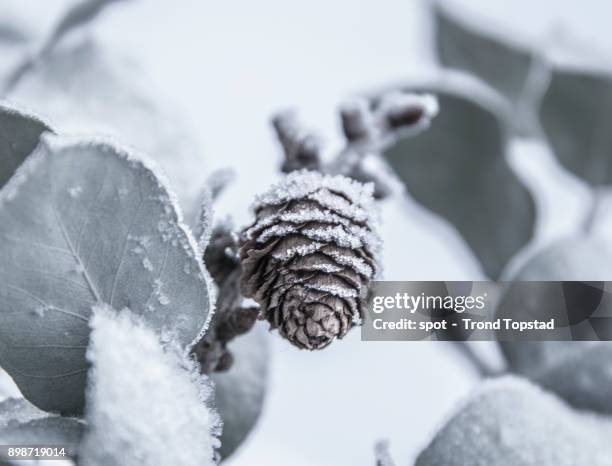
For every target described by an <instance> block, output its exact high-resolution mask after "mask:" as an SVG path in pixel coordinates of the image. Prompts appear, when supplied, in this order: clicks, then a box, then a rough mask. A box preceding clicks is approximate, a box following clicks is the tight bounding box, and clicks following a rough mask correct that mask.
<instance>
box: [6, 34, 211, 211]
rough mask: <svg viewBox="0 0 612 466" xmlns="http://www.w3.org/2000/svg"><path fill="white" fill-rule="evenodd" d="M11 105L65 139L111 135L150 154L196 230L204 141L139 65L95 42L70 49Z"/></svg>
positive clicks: (49, 60)
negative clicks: (20, 107)
mask: <svg viewBox="0 0 612 466" xmlns="http://www.w3.org/2000/svg"><path fill="white" fill-rule="evenodd" d="M7 98H8V99H9V100H10V101H12V102H16V103H19V104H22V105H26V106H28V107H29V108H32V109H34V111H36V112H37V113H39V114H42V115H45V116H46V117H48V118H49V120H50V121H51V122H52V123H53V126H54V128H55V129H56V130H58V131H62V132H66V133H76V134H83V133H86V134H94V133H95V134H104V135H107V136H110V137H113V138H114V139H117V140H118V141H120V142H121V143H122V144H124V145H126V144H128V145H130V146H133V147H135V148H136V149H137V150H139V151H142V152H144V153H146V154H148V155H149V156H150V157H152V158H153V159H154V160H155V161H157V162H158V163H159V165H160V166H161V167H162V168H163V169H164V171H165V172H166V173H167V174H168V176H169V178H170V179H171V181H172V184H173V186H174V187H175V188H176V189H177V192H178V194H179V198H180V201H181V205H182V207H183V208H184V210H185V211H186V213H187V219H189V223H191V222H192V221H193V219H194V218H195V211H196V209H197V207H198V206H196V205H195V202H196V199H197V196H198V194H199V192H200V189H201V187H202V186H203V184H204V180H205V172H204V169H203V167H204V163H205V161H204V157H203V156H202V152H201V150H200V148H199V146H200V143H199V140H198V136H197V133H196V132H195V131H190V130H188V129H187V128H189V124H188V122H185V121H184V119H183V118H182V116H181V115H180V114H179V113H178V112H177V111H175V110H174V109H173V108H171V105H170V104H169V103H168V102H164V100H163V98H162V99H160V92H159V91H157V90H156V89H155V88H154V86H152V84H151V83H148V82H147V80H146V77H145V76H143V73H142V71H141V70H139V69H138V68H137V67H136V66H135V65H134V63H132V62H127V61H126V60H125V59H123V58H120V57H119V58H118V57H117V56H116V54H115V55H113V56H111V55H110V54H108V53H107V51H105V50H104V49H103V48H102V47H101V46H99V45H97V44H96V43H94V42H92V41H82V42H75V41H63V42H61V43H60V44H58V45H57V46H56V47H55V48H54V49H53V50H51V51H50V52H49V53H47V54H45V55H44V56H43V57H41V58H40V60H39V61H38V62H37V64H36V66H35V67H33V68H32V69H31V70H30V71H29V72H28V73H26V74H25V75H24V76H23V77H22V78H21V79H20V80H19V82H18V83H17V85H16V86H15V87H14V89H13V90H12V91H11V92H10V94H9V95H8V96H7Z"/></svg>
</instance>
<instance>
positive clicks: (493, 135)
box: [384, 89, 535, 279]
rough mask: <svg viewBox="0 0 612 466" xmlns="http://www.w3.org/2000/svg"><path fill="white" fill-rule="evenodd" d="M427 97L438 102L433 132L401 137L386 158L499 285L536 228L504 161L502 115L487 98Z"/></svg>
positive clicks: (528, 201) (443, 92)
mask: <svg viewBox="0 0 612 466" xmlns="http://www.w3.org/2000/svg"><path fill="white" fill-rule="evenodd" d="M427 91H428V92H433V93H436V94H437V95H438V99H439V102H440V113H439V114H438V116H437V117H436V118H434V119H433V121H432V123H431V127H430V128H429V129H428V130H427V131H424V132H423V133H421V134H419V135H418V136H415V137H407V138H400V139H399V140H398V141H397V142H396V143H394V144H393V145H392V146H391V148H390V149H388V150H387V151H386V152H385V154H384V156H385V158H386V159H387V160H388V162H389V164H390V165H391V166H392V167H393V169H394V170H395V172H396V173H397V174H398V176H399V177H400V179H401V180H402V181H403V182H404V184H405V185H406V189H407V190H408V192H409V193H410V195H411V196H412V197H413V198H414V199H415V200H417V201H418V202H420V203H421V204H423V205H424V206H425V207H427V208H428V209H430V210H432V211H434V212H435V213H436V214H438V215H440V216H442V217H443V218H445V219H446V220H447V221H449V222H450V223H451V224H452V225H454V226H455V228H456V229H457V230H458V231H459V233H460V234H461V235H462V236H463V238H464V239H465V241H466V242H467V244H468V245H469V246H470V248H471V249H472V251H473V252H474V253H475V254H476V256H477V257H478V258H479V259H480V262H481V264H482V267H483V269H484V271H485V273H486V274H487V275H488V276H489V277H490V278H492V279H497V278H498V277H499V275H500V273H501V270H502V268H503V267H504V266H505V264H506V263H507V262H508V260H509V259H510V258H511V257H512V256H514V254H515V253H516V252H517V251H518V250H519V249H520V248H521V247H523V246H524V245H525V244H526V243H527V242H528V241H529V240H530V238H531V237H532V235H533V229H534V222H535V205H534V201H533V199H532V197H531V195H530V194H529V192H528V191H527V189H526V188H525V187H524V186H523V185H522V184H521V182H520V181H519V180H518V178H517V177H516V175H515V174H514V173H513V171H512V170H511V168H510V166H509V165H508V162H507V161H506V152H507V139H508V135H507V133H508V132H507V125H506V124H505V120H504V119H503V118H502V116H501V115H502V114H503V112H502V111H500V110H497V109H495V108H494V105H492V104H490V103H489V102H487V101H488V100H490V99H488V98H486V97H485V95H484V94H474V97H471V98H470V97H466V96H464V95H462V94H463V92H459V91H457V90H451V89H439V90H432V89H427ZM480 97H482V98H480Z"/></svg>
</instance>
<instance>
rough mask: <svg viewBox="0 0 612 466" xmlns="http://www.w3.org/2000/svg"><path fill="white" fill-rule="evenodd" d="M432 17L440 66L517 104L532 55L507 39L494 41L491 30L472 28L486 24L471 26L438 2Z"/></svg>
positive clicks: (495, 39) (499, 38)
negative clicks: (477, 80) (475, 80)
mask: <svg viewBox="0 0 612 466" xmlns="http://www.w3.org/2000/svg"><path fill="white" fill-rule="evenodd" d="M433 14H434V21H435V33H436V34H435V47H436V51H437V53H438V58H439V60H440V63H441V64H442V65H443V66H446V67H449V68H455V69H459V70H462V71H466V72H468V73H471V74H474V75H476V76H478V77H479V78H480V79H482V80H483V81H485V82H487V83H488V84H489V85H490V86H491V87H493V88H494V89H496V90H497V91H498V92H500V93H501V94H502V95H503V96H504V97H506V98H507V99H508V100H509V101H510V102H513V103H517V102H518V101H519V100H520V98H521V97H522V94H523V91H524V87H525V83H526V81H527V76H528V75H529V68H530V66H531V62H532V59H533V58H532V55H533V54H532V52H531V51H530V50H529V49H527V48H525V47H524V46H521V45H519V44H517V43H513V42H512V39H510V38H501V37H496V36H495V34H494V33H492V28H489V30H488V31H485V30H483V29H482V28H478V27H476V26H473V25H472V24H474V25H476V24H480V25H482V24H487V23H486V22H484V21H479V22H477V21H476V20H474V21H472V22H471V24H470V22H469V21H466V20H465V19H463V18H459V17H458V15H457V14H453V13H451V12H449V11H448V7H444V6H442V5H441V4H440V3H439V2H436V3H435V4H434V8H433ZM497 35H499V34H497Z"/></svg>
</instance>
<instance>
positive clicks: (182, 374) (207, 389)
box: [79, 306, 220, 466]
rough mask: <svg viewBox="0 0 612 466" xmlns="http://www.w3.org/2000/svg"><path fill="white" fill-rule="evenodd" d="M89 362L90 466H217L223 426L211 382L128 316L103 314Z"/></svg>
mask: <svg viewBox="0 0 612 466" xmlns="http://www.w3.org/2000/svg"><path fill="white" fill-rule="evenodd" d="M91 327H92V334H91V344H90V347H89V350H88V352H87V358H88V360H89V361H90V363H91V366H92V367H91V372H90V376H89V381H88V388H87V410H86V419H87V422H88V425H89V430H88V432H87V434H86V436H85V438H84V441H83V445H82V448H81V451H80V455H79V463H80V464H82V465H84V466H101V465H104V466H124V465H137V464H143V465H144V464H146V465H148V466H167V465H175V466H207V465H209V466H212V465H214V464H216V463H215V461H214V456H215V448H216V447H217V446H218V443H219V440H218V439H217V435H218V433H219V430H220V424H219V418H218V416H217V414H216V413H215V412H214V411H212V410H211V409H210V407H209V405H208V398H209V397H210V396H211V394H212V389H211V386H210V385H209V383H208V379H206V378H204V377H202V376H201V375H200V374H199V371H198V369H197V367H196V366H195V364H194V363H193V362H192V361H191V360H189V359H187V358H186V357H185V356H184V355H183V353H182V352H177V351H175V348H173V347H172V346H170V347H168V348H166V350H164V349H163V348H162V346H161V344H160V341H159V337H158V336H157V335H156V334H155V332H153V331H152V330H151V329H149V328H148V326H147V325H146V324H145V320H144V319H142V318H138V317H137V316H135V315H134V314H133V313H131V312H130V311H129V310H127V309H126V310H124V311H122V312H120V313H117V312H115V311H113V310H112V309H108V308H107V307H103V306H101V307H97V308H96V309H95V311H94V315H93V317H92V320H91Z"/></svg>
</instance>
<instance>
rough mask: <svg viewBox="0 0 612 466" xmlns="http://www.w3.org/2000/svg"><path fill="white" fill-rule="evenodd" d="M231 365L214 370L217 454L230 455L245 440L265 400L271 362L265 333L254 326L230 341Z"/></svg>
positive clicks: (262, 329) (259, 326)
mask: <svg viewBox="0 0 612 466" xmlns="http://www.w3.org/2000/svg"><path fill="white" fill-rule="evenodd" d="M228 347H229V350H230V351H231V352H232V354H233V355H234V364H233V365H232V367H231V368H230V369H229V370H228V371H227V372H215V373H213V374H212V375H211V378H212V379H213V381H214V382H215V405H216V407H217V410H218V411H219V415H220V416H221V419H223V435H222V436H221V448H220V450H219V453H220V454H221V457H222V458H224V459H225V458H227V457H229V456H230V455H231V454H232V453H234V451H235V450H236V449H237V448H238V447H239V446H240V445H241V444H242V442H244V440H245V439H246V437H247V436H248V435H249V433H250V432H251V430H252V429H253V427H254V426H255V424H256V423H257V420H258V419H259V416H260V415H261V409H262V407H263V402H264V399H265V393H266V388H267V382H268V370H269V365H270V354H269V353H270V348H269V341H268V332H267V330H266V329H265V327H264V326H262V325H256V326H255V327H254V328H253V329H252V330H251V331H250V332H249V333H247V334H246V335H244V336H240V337H238V338H236V339H235V340H233V341H232V342H230V343H229V345H228Z"/></svg>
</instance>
